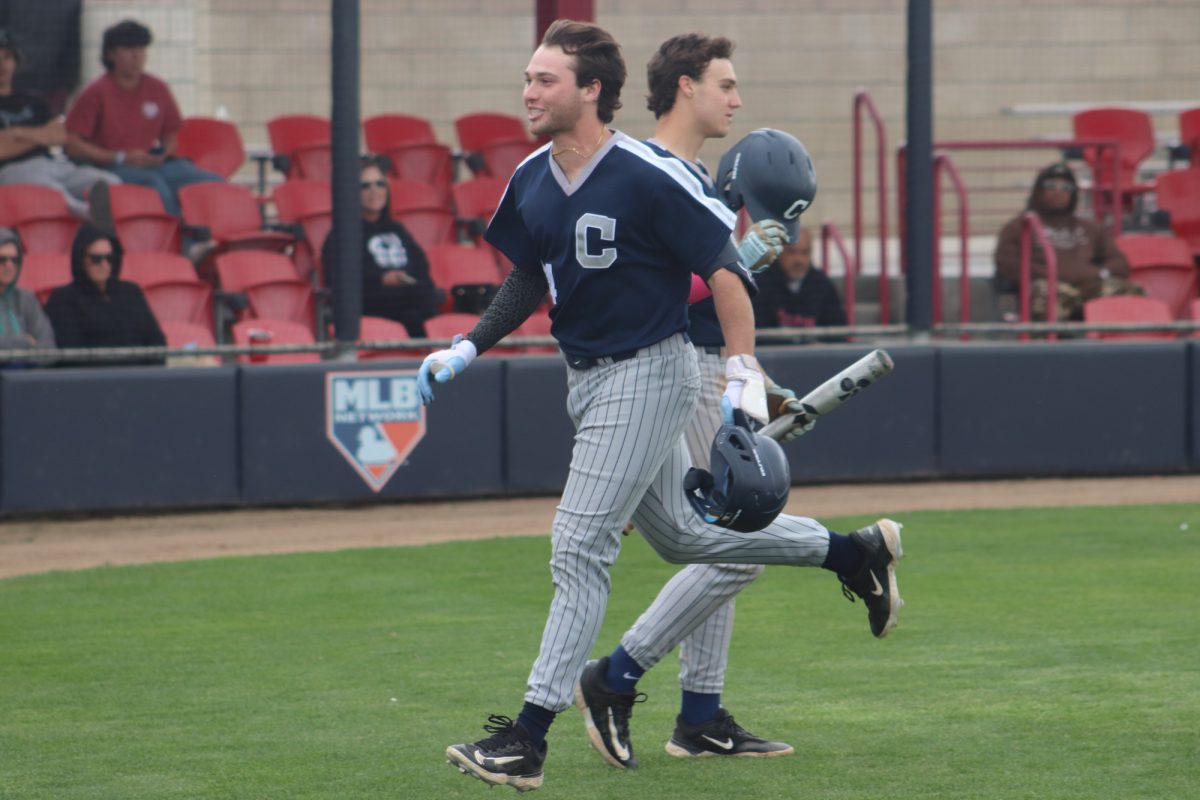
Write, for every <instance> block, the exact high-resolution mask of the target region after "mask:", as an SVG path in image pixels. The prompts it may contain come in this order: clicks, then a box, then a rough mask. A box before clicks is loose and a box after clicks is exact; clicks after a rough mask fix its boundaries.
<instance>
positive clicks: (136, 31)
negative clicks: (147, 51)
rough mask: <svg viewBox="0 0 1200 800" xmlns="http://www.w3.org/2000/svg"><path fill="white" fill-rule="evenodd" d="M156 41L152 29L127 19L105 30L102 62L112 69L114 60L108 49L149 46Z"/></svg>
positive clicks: (101, 53)
mask: <svg viewBox="0 0 1200 800" xmlns="http://www.w3.org/2000/svg"><path fill="white" fill-rule="evenodd" d="M152 41H154V35H153V34H152V33H150V29H149V28H147V27H146V26H145V25H143V24H142V23H140V22H138V21H136V20H132V19H126V20H121V21H120V22H118V23H117V24H116V25H112V26H110V27H108V28H106V29H105V30H104V37H103V39H102V40H101V43H100V63H101V64H103V65H104V68H105V69H106V70H108V71H110V72H111V71H112V68H113V60H112V59H111V58H109V57H108V51H109V50H112V49H113V48H114V47H149V46H150V43H151V42H152Z"/></svg>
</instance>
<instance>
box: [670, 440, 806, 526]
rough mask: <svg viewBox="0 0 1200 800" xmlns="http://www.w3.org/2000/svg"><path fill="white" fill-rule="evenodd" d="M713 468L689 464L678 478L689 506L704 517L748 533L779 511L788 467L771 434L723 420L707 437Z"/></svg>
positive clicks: (788, 480) (784, 496)
mask: <svg viewBox="0 0 1200 800" xmlns="http://www.w3.org/2000/svg"><path fill="white" fill-rule="evenodd" d="M710 464H711V467H712V472H708V471H707V470H702V469H697V468H695V467H693V468H692V469H690V470H688V473H687V476H686V477H685V478H684V481H683V490H684V492H685V493H686V494H687V497H688V500H689V501H690V502H691V504H692V508H694V509H696V513H698V514H699V515H700V516H702V517H704V520H705V522H710V523H712V524H713V525H718V526H720V527H722V528H729V529H730V530H735V531H742V532H743V533H749V532H751V531H760V530H762V529H763V528H765V527H767V526H768V525H770V524H771V522H772V521H773V520H774V519H775V518H776V517H778V516H779V513H780V512H781V511H783V507H784V505H785V504H786V503H787V499H788V491H789V490H790V489H791V486H792V471H791V469H790V468H789V466H788V461H787V456H785V455H784V454H783V448H782V447H780V446H779V443H778V442H776V441H775V440H774V439H771V438H769V437H766V436H761V435H759V434H757V433H754V432H753V431H751V430H749V429H748V428H744V427H742V426H740V425H722V426H721V428H720V430H718V431H717V435H716V437H715V438H714V439H713V443H712V453H711V460H710Z"/></svg>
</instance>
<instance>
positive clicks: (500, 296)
mask: <svg viewBox="0 0 1200 800" xmlns="http://www.w3.org/2000/svg"><path fill="white" fill-rule="evenodd" d="M549 290H550V285H549V284H548V283H546V276H545V275H543V274H542V273H540V272H526V271H525V270H523V269H514V270H512V271H511V272H509V273H508V277H507V278H505V279H504V283H502V284H500V289H499V290H498V291H497V292H496V297H495V299H493V300H492V302H491V305H489V306H488V307H487V310H486V311H484V312H483V318H482V319H480V320H479V324H477V325H476V326H475V329H474V330H472V331H471V332H470V333H468V334H467V338H468V339H469V340H470V341H471V343H472V344H474V345H475V349H476V351H478V352H479V353H483V352H484V351H485V350H488V349H490V348H492V347H494V346H495V344H496V342H498V341H500V340H501V339H503V338H504V337H505V336H507V335H508V334H510V333H512V332H513V331H515V330H516V329H517V328H518V327H519V326H520V325H521V323H522V322H524V321H525V320H527V319H529V316H530V315H531V314H532V313H533V312H534V309H536V308H537V307H538V305H540V304H541V302H542V300H544V299H545V297H546V292H548V291H549Z"/></svg>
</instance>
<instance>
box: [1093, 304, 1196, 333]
mask: <svg viewBox="0 0 1200 800" xmlns="http://www.w3.org/2000/svg"><path fill="white" fill-rule="evenodd" d="M1083 321H1084V322H1092V323H1104V322H1171V309H1170V307H1168V306H1167V304H1166V303H1164V302H1163V301H1162V300H1155V299H1154V298H1152V297H1138V296H1136V295H1119V296H1116V297H1097V298H1096V299H1095V300H1088V301H1087V302H1086V303H1084V304H1083ZM1088 336H1089V337H1091V338H1093V339H1174V338H1176V335H1175V332H1174V331H1109V332H1098V333H1089V334H1088Z"/></svg>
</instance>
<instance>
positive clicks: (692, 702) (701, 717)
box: [679, 689, 721, 727]
mask: <svg viewBox="0 0 1200 800" xmlns="http://www.w3.org/2000/svg"><path fill="white" fill-rule="evenodd" d="M720 707H721V695H719V694H700V693H698V692H689V691H688V690H686V689H684V690H683V702H682V703H681V704H680V706H679V716H681V717H683V721H684V722H686V723H687V724H688V725H691V726H692V727H695V726H697V725H703V724H704V723H705V722H708V721H709V720H710V719H712V718H713V717H715V716H716V715H717V709H718V708H720Z"/></svg>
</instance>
